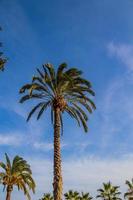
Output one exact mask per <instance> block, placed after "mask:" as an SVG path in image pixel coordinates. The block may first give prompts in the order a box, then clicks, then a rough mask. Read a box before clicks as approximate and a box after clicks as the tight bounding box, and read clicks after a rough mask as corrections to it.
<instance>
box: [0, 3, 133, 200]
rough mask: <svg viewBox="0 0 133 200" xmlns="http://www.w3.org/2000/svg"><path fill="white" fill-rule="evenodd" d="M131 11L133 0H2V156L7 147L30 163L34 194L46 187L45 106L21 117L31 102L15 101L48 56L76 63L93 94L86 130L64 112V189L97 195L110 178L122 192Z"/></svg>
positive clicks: (131, 126)
mask: <svg viewBox="0 0 133 200" xmlns="http://www.w3.org/2000/svg"><path fill="white" fill-rule="evenodd" d="M132 9H133V1H132V0H126V1H125V0H117V1H115V0H101V1H97V0H93V1H92V0H89V1H88V0H84V1H80V0H56V1H55V0H51V1H50V0H44V1H43V0H39V1H36V0H29V1H26V0H23V1H22V0H14V1H11V0H0V13H1V17H0V25H1V26H2V27H3V32H1V33H0V41H3V43H4V47H3V50H4V52H5V55H7V56H8V58H9V61H8V63H7V68H6V70H5V72H4V73H1V74H0V83H1V84H0V91H1V92H0V148H1V154H0V155H1V158H0V159H2V160H3V159H4V153H5V152H7V153H8V154H9V155H10V156H11V157H13V156H15V155H16V154H19V155H21V156H23V157H24V158H25V159H27V160H28V161H29V163H30V164H31V166H32V169H33V175H34V177H35V179H36V182H37V191H36V195H35V196H33V199H37V198H40V197H41V195H42V194H43V193H44V192H48V191H52V184H51V183H52V156H53V146H52V142H53V131H52V126H51V123H50V117H49V114H48V112H47V113H46V114H45V115H44V116H43V118H42V119H41V120H40V121H38V122H37V121H36V119H35V118H33V119H32V120H31V121H30V122H29V123H26V116H27V113H28V112H29V111H30V108H31V107H32V104H30V103H26V104H25V105H21V104H19V103H18V102H19V98H20V96H19V93H18V91H19V88H20V87H21V86H22V85H23V84H25V83H27V82H30V80H31V78H32V76H33V75H34V74H35V73H36V71H35V70H36V67H41V65H42V64H43V63H47V62H51V63H53V64H54V65H55V67H57V66H58V65H59V64H60V63H61V62H67V63H68V66H70V67H72V66H76V67H78V68H79V69H81V70H82V71H83V72H84V76H85V77H86V78H87V79H89V80H90V81H91V82H92V85H93V88H94V90H95V92H96V97H95V103H96V105H97V110H96V111H95V113H94V114H93V115H92V116H90V120H89V122H88V125H89V133H88V134H84V133H83V130H82V129H80V128H79V127H77V124H76V123H75V122H73V121H72V120H71V119H69V118H68V117H66V116H65V118H64V135H63V137H62V138H61V142H62V160H63V175H64V191H66V190H68V189H77V190H79V191H80V190H83V191H90V193H91V194H92V195H95V194H96V189H97V188H99V187H100V186H101V184H102V182H103V181H108V180H112V182H113V183H114V184H118V185H121V187H122V189H121V190H122V191H123V192H124V191H125V190H126V188H125V186H124V182H125V179H127V178H128V179H131V178H132V167H133V153H132V152H133V145H132V141H133V123H132V122H133V112H132V110H133V89H132V88H133V23H132V18H133V12H132ZM2 195H3V198H4V194H2ZM13 195H14V196H15V197H16V196H18V197H19V200H22V199H23V195H20V194H19V193H18V192H16V191H15V192H14V194H13ZM20 198H21V199H20Z"/></svg>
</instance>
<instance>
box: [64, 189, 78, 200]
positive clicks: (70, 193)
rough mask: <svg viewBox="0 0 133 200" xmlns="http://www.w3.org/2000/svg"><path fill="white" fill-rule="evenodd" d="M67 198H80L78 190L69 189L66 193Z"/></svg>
mask: <svg viewBox="0 0 133 200" xmlns="http://www.w3.org/2000/svg"><path fill="white" fill-rule="evenodd" d="M64 197H65V199H66V200H79V198H80V197H79V193H78V192H77V191H73V190H69V191H68V192H67V193H65V194H64Z"/></svg>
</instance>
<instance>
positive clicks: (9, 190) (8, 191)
mask: <svg viewBox="0 0 133 200" xmlns="http://www.w3.org/2000/svg"><path fill="white" fill-rule="evenodd" d="M11 192H12V186H10V185H9V186H7V194H6V200H11Z"/></svg>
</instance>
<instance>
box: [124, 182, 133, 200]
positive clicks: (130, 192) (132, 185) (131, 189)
mask: <svg viewBox="0 0 133 200" xmlns="http://www.w3.org/2000/svg"><path fill="white" fill-rule="evenodd" d="M125 183H126V185H127V186H128V192H126V193H125V194H124V198H126V197H128V196H130V195H133V179H132V180H131V181H128V180H126V182H125Z"/></svg>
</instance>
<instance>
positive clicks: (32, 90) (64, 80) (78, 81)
mask: <svg viewBox="0 0 133 200" xmlns="http://www.w3.org/2000/svg"><path fill="white" fill-rule="evenodd" d="M66 67H67V65H66V64H65V63H63V64H61V65H60V66H59V68H58V70H57V72H56V71H55V70H54V67H53V66H52V65H51V64H46V65H43V71H40V70H39V69H37V71H38V76H34V77H33V79H32V83H31V84H26V85H24V86H23V87H22V88H21V89H20V93H25V92H26V91H27V90H28V94H27V95H25V96H23V97H22V98H21V100H20V102H21V103H23V102H24V101H26V100H29V99H38V100H40V101H39V103H38V104H37V105H36V106H35V107H34V108H33V109H32V110H31V112H30V113H29V115H28V118H27V120H29V119H30V117H31V116H32V114H33V113H34V112H35V111H37V110H39V111H38V115H37V119H39V118H40V117H41V115H42V114H43V112H44V111H45V110H46V109H47V108H48V107H51V120H52V122H53V118H54V114H53V112H54V109H56V108H59V110H60V120H61V123H62V113H64V112H67V113H68V114H69V115H70V116H71V117H72V118H74V119H76V120H77V122H78V124H79V125H81V124H82V125H83V127H84V130H85V132H87V130H88V128H87V124H86V122H87V120H88V117H87V115H86V113H85V112H84V110H83V108H85V109H87V111H88V112H89V113H92V110H93V109H95V108H96V107H95V104H94V103H93V101H92V100H91V99H90V98H89V97H88V95H92V96H94V95H95V94H94V92H93V90H92V87H91V83H90V82H89V81H87V80H85V79H83V78H82V77H81V74H82V72H81V71H79V70H77V69H76V68H71V69H68V70H65V69H66ZM62 125H63V124H62Z"/></svg>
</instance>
